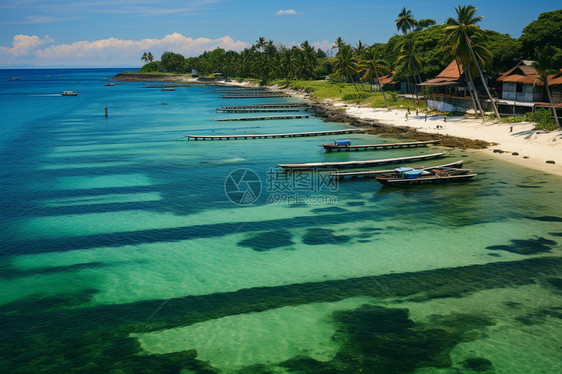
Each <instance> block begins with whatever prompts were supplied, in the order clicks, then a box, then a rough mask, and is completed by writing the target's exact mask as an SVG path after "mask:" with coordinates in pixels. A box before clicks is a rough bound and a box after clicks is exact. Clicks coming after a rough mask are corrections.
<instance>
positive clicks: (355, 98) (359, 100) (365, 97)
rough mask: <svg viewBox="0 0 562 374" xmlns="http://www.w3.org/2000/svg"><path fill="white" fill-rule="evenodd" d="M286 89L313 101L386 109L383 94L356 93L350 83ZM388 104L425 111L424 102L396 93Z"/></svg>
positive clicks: (304, 84) (319, 83)
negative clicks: (347, 103)
mask: <svg viewBox="0 0 562 374" xmlns="http://www.w3.org/2000/svg"><path fill="white" fill-rule="evenodd" d="M272 83H274V84H275V83H277V84H285V83H286V82H284V81H281V80H279V81H273V82H272ZM286 87H288V88H292V89H295V90H298V91H303V92H307V93H310V94H311V97H312V98H313V99H315V100H319V101H321V100H324V99H332V98H336V99H340V100H342V101H349V102H353V103H356V104H364V105H369V106H371V107H373V108H384V107H386V101H385V97H384V96H383V93H381V92H376V91H370V90H369V91H367V90H368V88H366V87H363V88H361V86H358V87H357V88H358V89H360V91H357V90H356V89H355V87H354V86H353V84H351V83H339V82H330V81H325V80H322V81H307V80H298V81H292V82H290V83H288V84H286ZM388 101H389V104H390V107H391V108H408V107H410V108H411V109H412V110H415V107H418V108H419V109H420V110H425V109H426V104H425V101H422V100H420V101H418V102H412V100H408V99H402V98H400V97H398V95H397V93H396V92H389V100H388Z"/></svg>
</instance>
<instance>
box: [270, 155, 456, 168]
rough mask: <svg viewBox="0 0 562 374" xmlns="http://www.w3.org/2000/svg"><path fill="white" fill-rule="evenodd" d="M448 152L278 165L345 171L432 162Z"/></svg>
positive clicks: (282, 166) (279, 165)
mask: <svg viewBox="0 0 562 374" xmlns="http://www.w3.org/2000/svg"><path fill="white" fill-rule="evenodd" d="M445 155H446V152H439V153H433V154H421V155H416V156H408V157H396V158H385V159H380V160H358V161H345V162H309V163H295V164H278V165H277V166H278V167H281V168H283V169H285V170H314V169H343V168H367V167H371V166H380V165H390V164H403V163H406V162H413V161H423V160H432V159H435V158H440V157H445Z"/></svg>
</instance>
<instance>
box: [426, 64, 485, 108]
mask: <svg viewBox="0 0 562 374" xmlns="http://www.w3.org/2000/svg"><path fill="white" fill-rule="evenodd" d="M474 80H475V85H476V91H477V92H478V95H481V94H483V92H481V91H483V87H481V84H479V82H480V80H479V79H478V80H477V79H476V78H474ZM418 86H422V87H428V88H430V89H429V90H426V91H428V92H426V98H427V99H428V106H430V107H433V108H435V109H437V110H439V111H446V112H449V111H456V110H459V111H464V110H467V109H473V107H474V105H473V103H472V99H471V98H470V92H469V90H468V87H467V83H466V78H465V75H464V69H463V67H462V65H459V64H457V61H456V60H453V61H451V63H450V64H449V65H447V67H446V68H445V69H443V71H441V73H439V74H438V75H437V76H436V77H435V78H433V79H429V80H427V81H425V82H423V83H420V84H418Z"/></svg>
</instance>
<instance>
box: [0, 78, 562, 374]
mask: <svg viewBox="0 0 562 374" xmlns="http://www.w3.org/2000/svg"><path fill="white" fill-rule="evenodd" d="M124 70H126V69H36V70H33V69H29V70H28V69H25V70H24V69H22V70H0V113H1V116H2V117H1V118H2V121H1V125H0V238H1V242H0V281H1V282H2V287H1V288H0V372H2V373H360V372H361V373H473V372H484V373H558V372H561V371H562V351H561V349H560V347H561V346H562V297H561V296H562V251H561V249H562V246H561V245H560V243H561V242H562V213H560V212H561V211H562V190H561V189H560V183H561V182H562V179H561V178H560V177H557V176H553V175H549V174H545V173H543V172H539V171H534V170H529V169H524V168H521V167H518V166H515V165H512V164H507V163H503V162H501V161H498V160H496V159H492V158H490V156H489V155H487V154H484V153H481V152H475V151H460V150H449V149H445V151H447V152H448V153H447V157H446V158H443V159H442V160H437V161H425V162H418V163H415V164H412V165H413V166H420V165H426V166H429V165H433V164H441V163H447V162H452V161H457V160H463V161H465V165H466V167H469V168H471V169H473V170H474V171H475V172H477V173H479V175H478V177H477V178H476V180H474V181H472V182H470V183H464V184H452V185H446V186H419V187H415V188H409V189H393V188H386V187H385V188H382V187H381V186H380V185H378V184H377V183H376V182H374V181H340V182H338V183H335V182H333V181H331V180H329V179H327V178H326V175H325V174H323V173H318V172H315V173H297V174H291V175H287V174H285V173H283V172H282V171H281V170H280V169H279V168H278V167H277V164H280V163H291V162H317V161H348V160H366V159H380V158H391V157H400V156H411V155H415V154H418V153H428V154H429V153H435V152H439V151H441V150H443V149H442V148H439V147H430V148H419V149H397V150H386V151H377V152H352V153H347V152H343V153H324V151H323V149H322V147H320V145H321V144H322V143H327V142H332V141H333V140H334V136H323V137H306V138H283V139H260V140H238V141H187V138H186V137H185V135H188V134H200V135H218V134H241V133H246V134H260V133H261V134H266V133H289V132H304V131H321V130H333V129H345V128H347V126H346V125H344V124H336V123H327V122H323V121H322V120H321V119H319V118H316V117H310V118H306V119H304V118H303V119H285V120H267V121H264V120H262V121H233V122H217V121H215V120H217V119H224V118H233V117H239V116H241V117H251V116H264V115H265V116H268V115H271V114H268V113H265V114H264V113H244V114H232V113H230V114H227V113H220V112H217V110H216V109H217V108H218V107H221V106H225V105H249V104H265V103H299V102H300V101H299V99H297V98H250V99H226V98H222V95H223V94H224V93H225V92H229V91H230V92H232V90H233V89H228V88H224V87H217V86H203V85H190V86H184V87H177V88H176V90H175V91H162V90H161V84H160V83H157V82H113V83H114V85H106V84H107V83H109V82H112V81H111V78H112V77H113V76H114V75H115V74H117V73H119V72H122V71H124ZM327 84H328V83H327ZM70 90H71V91H74V92H76V93H78V96H62V95H61V94H62V92H63V91H70ZM237 90H238V89H237ZM237 92H239V91H237ZM106 107H107V111H108V116H107V117H106V116H105V108H106ZM289 114H304V113H303V112H300V113H289ZM345 137H346V138H348V139H350V140H351V141H352V143H353V144H373V143H381V142H396V141H404V139H393V138H388V137H378V136H374V135H363V134H351V135H345Z"/></svg>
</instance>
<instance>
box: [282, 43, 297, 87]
mask: <svg viewBox="0 0 562 374" xmlns="http://www.w3.org/2000/svg"><path fill="white" fill-rule="evenodd" d="M295 55H296V53H295V52H294V51H293V49H292V48H286V47H282V48H281V57H280V62H281V64H280V68H281V70H282V71H281V74H282V75H283V76H284V77H285V79H286V80H287V83H289V81H290V80H291V78H293V77H294V76H295V74H296V71H297V66H296V64H295V58H296V56H295Z"/></svg>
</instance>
